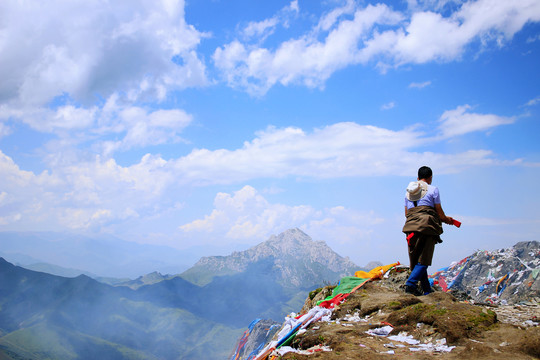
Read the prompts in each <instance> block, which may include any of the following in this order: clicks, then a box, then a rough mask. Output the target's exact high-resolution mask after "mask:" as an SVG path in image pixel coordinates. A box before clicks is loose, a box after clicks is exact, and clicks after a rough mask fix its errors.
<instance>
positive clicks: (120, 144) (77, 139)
mask: <svg viewBox="0 0 540 360" xmlns="http://www.w3.org/2000/svg"><path fill="white" fill-rule="evenodd" d="M0 119H19V120H20V121H22V122H24V123H26V124H28V125H29V126H30V127H31V128H33V129H35V130H37V131H40V132H46V133H53V134H56V135H57V136H58V138H59V140H57V141H53V142H51V143H50V144H49V145H51V144H55V146H56V150H53V152H57V151H59V149H58V146H61V147H70V148H72V147H73V146H74V145H76V144H77V143H82V142H90V143H91V147H92V148H93V149H94V150H95V151H98V152H99V153H100V154H102V155H104V156H106V157H108V156H111V155H112V154H113V153H114V152H116V151H119V150H121V151H126V150H129V149H132V148H141V147H144V146H149V145H160V144H166V143H175V142H179V141H181V140H182V138H181V137H180V134H181V133H182V131H183V130H184V129H185V128H186V127H187V126H188V125H190V124H191V122H192V120H193V116H192V115H190V114H188V113H186V112H185V111H184V110H182V109H168V110H151V109H147V108H143V107H138V106H132V105H127V104H125V103H124V102H120V101H119V99H118V95H117V94H112V95H111V96H110V97H109V98H108V99H107V101H106V103H105V105H103V107H102V108H98V107H97V106H94V107H91V108H81V107H75V106H73V105H65V106H60V107H58V108H56V109H50V108H45V107H40V108H14V107H10V106H7V105H3V106H0ZM2 124H3V123H0V136H1V134H2V130H3V129H5V130H4V132H5V133H7V134H9V128H7V126H5V125H2ZM110 136H114V138H115V140H107V139H108V138H109V137H110ZM49 150H52V149H49Z"/></svg>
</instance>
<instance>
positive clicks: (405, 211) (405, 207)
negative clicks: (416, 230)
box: [405, 206, 407, 217]
mask: <svg viewBox="0 0 540 360" xmlns="http://www.w3.org/2000/svg"><path fill="white" fill-rule="evenodd" d="M405 217H407V207H406V206H405Z"/></svg>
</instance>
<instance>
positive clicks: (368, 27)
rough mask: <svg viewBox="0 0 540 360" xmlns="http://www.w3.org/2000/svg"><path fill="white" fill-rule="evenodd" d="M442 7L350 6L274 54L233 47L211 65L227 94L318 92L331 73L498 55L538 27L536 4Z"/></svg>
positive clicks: (482, 0)
mask: <svg viewBox="0 0 540 360" xmlns="http://www.w3.org/2000/svg"><path fill="white" fill-rule="evenodd" d="M414 3H415V4H416V5H418V4H417V3H416V2H414ZM446 3H447V2H433V1H429V2H423V4H422V6H416V5H414V4H412V3H411V4H410V5H411V6H410V8H412V9H414V11H413V12H412V14H407V13H401V12H397V11H393V10H391V9H390V8H389V7H387V6H386V5H384V4H377V5H367V6H366V7H365V8H360V7H358V8H355V4H354V3H353V2H350V1H348V2H346V3H345V5H344V6H341V7H339V8H335V9H333V10H331V11H330V12H329V13H327V14H324V15H323V16H322V17H321V19H320V21H319V23H318V24H317V25H316V26H314V27H313V29H311V30H309V31H308V32H306V34H304V35H302V36H299V37H297V38H291V39H288V40H286V41H284V42H282V43H281V44H279V45H278V46H276V48H275V49H271V48H264V47H261V46H260V45H257V44H255V45H252V44H248V43H241V42H239V41H238V40H235V41H233V42H231V43H229V44H226V45H224V46H222V47H218V48H217V49H216V51H215V53H214V55H213V60H214V63H215V65H216V67H217V68H218V69H219V70H220V71H221V72H222V74H223V78H224V79H225V80H226V81H227V82H228V84H229V85H230V86H232V87H236V88H240V89H244V90H246V91H248V92H249V93H251V94H253V95H261V94H264V93H265V92H266V91H268V89H270V88H271V87H272V86H274V85H276V84H282V85H289V84H303V85H305V86H308V87H321V86H323V85H324V83H325V81H326V80H327V79H328V78H329V77H330V76H331V75H332V74H333V73H334V72H335V71H337V70H340V69H343V68H345V67H347V66H351V65H357V64H367V63H369V62H375V63H376V64H377V66H378V67H379V68H380V69H382V70H385V71H386V70H387V69H388V68H392V67H398V66H402V65H405V64H410V63H427V62H432V61H446V62H447V61H454V60H456V59H459V58H460V57H462V56H463V54H464V53H465V51H466V49H467V47H468V46H469V45H470V44H472V43H474V42H477V43H479V44H480V45H481V47H487V46H490V45H491V44H495V45H496V46H498V47H500V46H503V45H504V44H505V42H506V41H508V40H509V39H511V38H512V37H513V36H514V34H515V33H516V32H518V31H520V30H521V29H522V28H523V26H524V25H525V24H526V23H528V22H537V21H540V3H539V2H538V1H535V0H523V1H519V2H516V1H507V2H504V1H498V0H479V1H474V2H473V1H469V2H465V3H463V5H462V6H461V7H459V8H457V11H455V12H453V13H451V14H450V15H449V16H445V15H442V13H439V12H437V11H441V12H442V11H443V10H442V9H443V8H445V5H446ZM430 9H431V10H430ZM382 29H384V31H382ZM320 39H322V40H320Z"/></svg>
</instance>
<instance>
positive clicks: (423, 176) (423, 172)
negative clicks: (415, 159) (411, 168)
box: [418, 166, 433, 184]
mask: <svg viewBox="0 0 540 360" xmlns="http://www.w3.org/2000/svg"><path fill="white" fill-rule="evenodd" d="M432 176H433V171H431V169H430V168H429V167H427V166H422V167H421V168H420V169H418V180H426V182H427V183H428V184H429V183H431V181H427V180H431V177H432Z"/></svg>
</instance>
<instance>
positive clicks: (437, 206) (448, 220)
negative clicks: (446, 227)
mask: <svg viewBox="0 0 540 360" xmlns="http://www.w3.org/2000/svg"><path fill="white" fill-rule="evenodd" d="M435 210H436V211H437V214H438V215H439V218H440V219H441V221H442V222H443V223H446V224H450V225H452V222H453V221H454V219H452V218H451V217H450V216H446V214H445V213H444V210H443V208H442V206H441V204H435Z"/></svg>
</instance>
